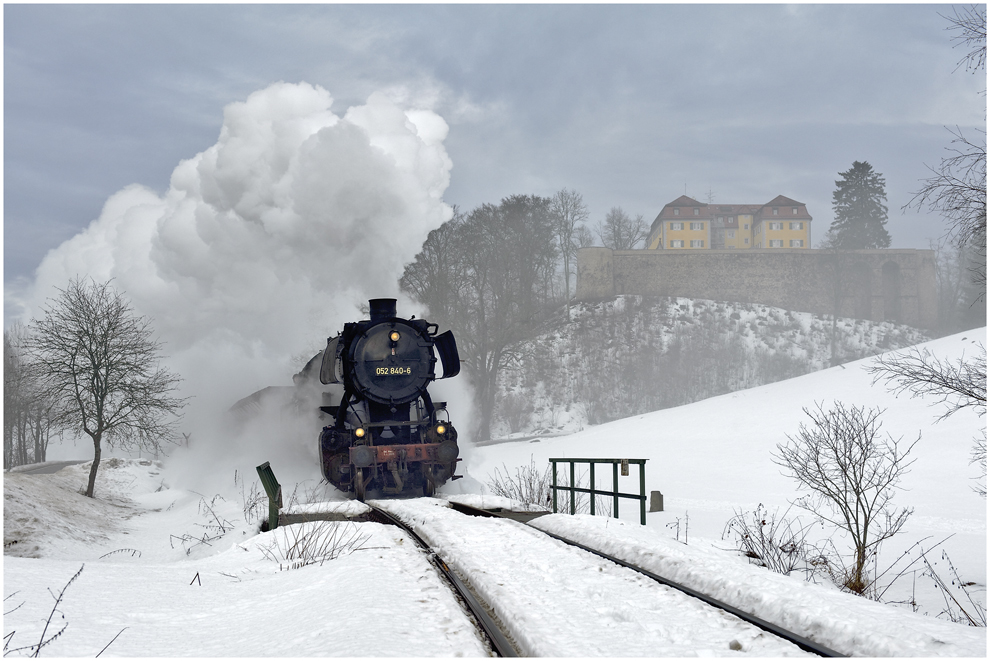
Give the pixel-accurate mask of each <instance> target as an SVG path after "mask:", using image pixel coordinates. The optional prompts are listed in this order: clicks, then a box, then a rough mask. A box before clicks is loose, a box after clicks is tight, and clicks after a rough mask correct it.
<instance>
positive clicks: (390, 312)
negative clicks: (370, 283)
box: [368, 298, 395, 322]
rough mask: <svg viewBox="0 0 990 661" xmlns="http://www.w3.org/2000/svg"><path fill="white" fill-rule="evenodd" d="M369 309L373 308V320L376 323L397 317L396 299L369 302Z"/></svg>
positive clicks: (376, 299)
mask: <svg viewBox="0 0 990 661" xmlns="http://www.w3.org/2000/svg"><path fill="white" fill-rule="evenodd" d="M368 307H369V308H371V320H372V321H374V322H379V321H385V320H386V319H391V318H393V317H395V299H394V298H373V299H371V300H369V301H368Z"/></svg>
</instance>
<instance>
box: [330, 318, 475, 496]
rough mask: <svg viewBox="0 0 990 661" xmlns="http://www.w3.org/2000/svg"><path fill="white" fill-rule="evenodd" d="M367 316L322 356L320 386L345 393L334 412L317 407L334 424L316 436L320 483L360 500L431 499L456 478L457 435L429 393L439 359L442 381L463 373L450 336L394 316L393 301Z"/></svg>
mask: <svg viewBox="0 0 990 661" xmlns="http://www.w3.org/2000/svg"><path fill="white" fill-rule="evenodd" d="M370 309H371V315H370V316H371V319H370V320H366V321H360V322H355V323H348V324H345V325H344V330H343V332H342V333H341V334H340V335H338V336H336V337H333V338H330V339H329V340H328V341H327V348H326V350H325V351H324V353H323V359H322V363H321V366H320V381H321V382H322V383H324V384H333V383H339V384H343V386H344V394H343V397H342V398H341V400H340V403H339V405H338V406H323V407H321V410H322V411H323V412H324V413H327V414H329V415H332V416H333V418H334V424H333V425H328V426H327V427H324V430H323V433H322V434H321V437H320V455H321V463H322V464H323V473H324V476H325V477H326V478H327V480H328V481H329V482H331V483H332V484H334V485H335V486H337V487H338V488H340V489H342V490H344V491H353V492H354V493H355V494H356V495H357V496H358V498H362V499H363V498H364V496H365V493H367V492H368V491H369V490H377V491H379V492H381V493H383V494H386V495H396V494H403V495H405V494H415V493H424V494H427V495H428V494H432V493H433V491H434V489H435V488H436V487H437V486H439V485H440V484H442V483H443V482H445V481H446V480H447V479H456V477H458V476H454V475H453V473H454V469H455V467H456V463H457V461H459V460H458V459H457V455H458V454H459V449H458V447H457V432H456V431H455V430H454V428H453V425H451V424H450V420H449V416H448V415H447V414H446V410H445V407H446V405H445V404H444V403H434V402H433V401H432V399H431V397H430V395H429V392H428V390H427V387H428V386H429V384H430V382H431V381H433V380H435V379H436V378H437V377H436V372H435V366H436V363H437V362H438V359H437V353H439V355H440V362H442V365H443V375H442V376H441V377H440V378H449V377H451V376H454V375H456V374H457V373H458V371H459V369H460V361H459V358H458V356H457V346H456V344H455V342H454V337H453V334H452V333H451V332H450V331H447V332H446V333H443V334H441V335H437V334H436V331H437V330H438V328H437V325H436V324H431V323H429V322H427V321H425V320H422V319H403V318H400V317H397V316H396V308H395V299H372V300H371V301H370ZM445 418H446V419H445Z"/></svg>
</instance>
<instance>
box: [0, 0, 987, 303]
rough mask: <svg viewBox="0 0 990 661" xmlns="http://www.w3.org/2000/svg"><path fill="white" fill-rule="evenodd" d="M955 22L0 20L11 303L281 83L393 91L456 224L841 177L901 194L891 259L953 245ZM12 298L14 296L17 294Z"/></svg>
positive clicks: (420, 15)
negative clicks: (928, 180) (65, 248)
mask: <svg viewBox="0 0 990 661" xmlns="http://www.w3.org/2000/svg"><path fill="white" fill-rule="evenodd" d="M951 11H952V8H951V7H950V6H948V5H935V6H932V5H758V6H757V5H625V6H609V5H540V6H527V5H496V6H490V5H486V6H475V5H426V6H418V5H402V6H381V5H346V6H334V5H301V6H300V5H297V6H266V5H246V6H237V5H214V6H198V5H115V4H111V5H96V6H88V5H11V4H8V5H5V6H4V101H5V103H4V120H5V125H4V147H5V149H4V239H5V241H4V278H5V292H6V291H8V288H10V287H12V286H17V283H18V282H20V283H22V284H24V283H25V282H26V281H27V280H30V279H31V278H32V277H33V273H34V270H35V269H36V267H37V266H38V264H39V263H40V261H41V259H42V258H43V256H44V255H45V253H46V251H48V250H50V249H52V248H55V247H57V246H58V245H59V244H61V243H62V242H63V241H65V240H67V239H69V238H70V237H72V236H73V235H75V234H77V233H78V232H79V231H80V230H82V229H83V228H85V227H86V226H87V225H89V223H90V222H91V221H93V220H94V219H96V218H97V217H98V216H99V215H100V210H101V208H102V206H103V204H104V202H105V201H106V200H107V198H108V197H109V196H110V195H112V194H113V193H115V192H117V191H119V190H120V189H121V188H123V187H124V186H127V185H128V184H132V183H140V184H143V185H145V186H147V187H149V188H151V189H153V190H155V191H158V192H159V193H164V192H165V191H166V190H167V189H168V187H169V178H170V175H171V173H172V171H173V169H174V168H175V167H176V166H177V165H178V164H179V162H180V161H181V160H182V159H187V158H190V157H192V156H194V155H196V154H197V153H199V152H201V151H203V150H204V149H207V148H208V147H210V146H211V145H213V144H214V143H215V142H216V140H217V137H218V134H219V130H220V126H221V124H222V121H223V109H224V107H225V106H226V105H227V104H230V103H232V102H236V101H243V100H245V99H246V98H247V97H248V96H249V95H250V94H251V93H252V92H254V91H256V90H260V89H263V88H265V87H267V86H268V85H270V84H271V83H273V82H276V81H286V82H290V83H298V82H308V83H311V84H313V85H319V86H321V87H323V88H325V89H326V90H328V91H329V92H330V94H331V95H332V96H333V98H334V105H333V110H334V112H336V113H338V114H342V113H343V112H344V111H345V110H346V109H347V108H348V107H350V106H354V105H360V104H362V103H364V102H365V101H366V100H367V98H368V96H369V95H370V94H371V93H373V92H375V91H378V90H385V91H387V92H389V94H390V95H391V96H392V97H393V98H395V99H399V100H404V101H405V103H406V105H409V106H419V107H424V108H428V109H431V110H433V111H434V112H436V113H437V114H439V115H440V116H441V117H443V118H444V120H446V122H447V124H448V125H449V127H450V131H449V135H448V136H447V138H446V140H445V141H444V146H445V148H446V151H447V153H448V154H449V157H450V159H451V160H452V162H453V167H452V170H451V179H450V186H449V187H448V188H447V190H446V192H445V194H444V200H445V201H446V202H447V203H448V204H452V205H455V204H456V205H458V206H460V207H461V208H462V209H465V210H470V209H472V208H474V207H475V206H477V205H480V204H482V203H486V202H492V203H497V202H498V201H499V200H500V199H501V198H503V197H505V196H507V195H512V194H518V193H523V194H537V195H551V194H553V193H554V192H555V191H557V190H559V189H561V188H572V189H574V190H576V191H578V192H579V193H581V194H582V195H583V196H584V199H585V201H586V203H587V204H588V206H589V209H590V212H591V222H592V224H594V223H595V222H597V221H599V220H601V219H602V218H603V217H604V215H605V214H606V213H607V212H608V210H609V209H610V208H611V207H613V206H619V207H622V208H623V209H624V210H625V211H626V212H628V213H629V214H631V215H636V214H642V215H643V216H644V217H645V219H646V220H647V222H651V221H652V220H653V218H654V217H655V216H656V215H657V213H658V212H659V211H660V208H661V207H662V206H663V205H664V204H665V203H666V202H669V201H671V200H673V199H674V198H676V197H678V196H679V195H681V194H684V193H685V192H686V193H687V194H688V195H691V196H693V197H695V198H697V199H700V200H702V201H706V200H707V199H708V198H709V195H711V198H712V199H713V200H714V201H715V202H722V203H736V204H741V203H762V202H767V201H769V200H770V199H772V198H773V197H775V196H777V195H779V194H782V195H786V196H788V197H791V198H794V199H796V200H798V201H800V202H803V203H805V204H807V205H808V210H809V212H810V213H811V215H812V216H813V218H814V222H813V226H812V227H813V229H812V232H813V237H812V240H813V242H817V241H818V239H820V238H821V236H822V234H823V233H824V231H825V230H826V229H827V227H828V225H829V224H830V223H831V221H832V209H831V195H832V191H833V190H834V188H835V180H836V179H838V173H839V172H840V171H843V170H847V169H849V167H850V166H851V165H852V162H853V161H856V160H860V161H868V162H869V163H871V164H872V165H873V167H874V169H875V170H877V171H878V172H880V173H881V174H883V175H884V176H885V177H886V182H887V201H888V206H889V209H890V220H889V223H888V230H889V231H890V233H891V235H892V237H893V247H902V248H923V247H927V246H928V242H929V239H934V238H937V237H939V236H940V235H941V234H942V233H943V231H944V228H943V226H942V224H941V222H940V220H939V219H938V218H937V217H933V216H929V215H927V214H925V213H921V214H919V213H917V212H915V211H910V212H908V213H907V214H904V213H902V211H901V207H902V206H903V205H904V204H906V203H907V202H908V201H909V200H910V198H911V196H912V195H911V194H912V192H913V191H915V190H917V188H918V186H919V184H918V182H919V180H920V179H922V178H924V177H925V176H926V174H927V170H926V164H928V165H934V164H937V163H938V161H939V159H940V158H941V157H942V156H943V155H944V154H945V147H946V146H947V145H948V143H949V140H950V138H951V136H950V135H949V134H948V132H947V131H946V128H945V127H947V126H949V127H954V126H957V125H958V126H960V127H962V128H964V129H965V128H970V129H971V128H973V127H981V128H985V124H986V115H985V97H983V96H981V94H980V92H981V91H982V90H983V89H984V87H985V74H983V73H980V74H978V75H973V74H970V73H967V72H966V71H965V70H964V69H962V68H959V69H958V70H957V63H958V62H959V60H960V59H961V58H962V57H963V55H964V54H965V52H964V51H963V50H962V49H961V48H953V46H952V44H953V42H952V41H951V36H952V33H950V32H949V31H947V29H946V28H947V26H948V22H947V21H946V20H945V19H944V18H942V17H940V16H939V14H943V15H946V14H949V13H950V12H951ZM5 298H6V296H5Z"/></svg>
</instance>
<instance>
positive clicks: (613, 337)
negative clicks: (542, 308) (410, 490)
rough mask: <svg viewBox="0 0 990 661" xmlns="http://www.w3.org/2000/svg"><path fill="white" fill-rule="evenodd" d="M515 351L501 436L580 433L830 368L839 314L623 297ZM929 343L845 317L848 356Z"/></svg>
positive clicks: (576, 315) (502, 402) (841, 343)
mask: <svg viewBox="0 0 990 661" xmlns="http://www.w3.org/2000/svg"><path fill="white" fill-rule="evenodd" d="M570 318H571V321H570V322H569V323H563V322H561V323H559V324H558V325H556V326H555V327H552V328H550V329H548V330H546V331H545V332H543V333H542V334H540V335H539V336H537V337H536V338H534V339H533V340H530V341H527V342H524V343H522V344H520V345H519V346H517V347H515V348H514V349H515V351H514V353H515V356H516V359H515V361H514V362H513V364H512V365H510V366H509V367H508V368H507V369H505V370H504V371H503V372H502V374H501V375H500V378H499V388H498V395H497V402H496V416H495V419H496V425H495V428H494V429H493V436H495V437H499V436H502V437H504V436H507V435H509V434H513V433H534V432H546V431H558V432H560V431H575V430H578V429H581V428H582V427H583V426H584V425H587V424H599V423H602V422H607V421H609V420H616V419H619V418H623V417H627V416H630V415H636V414H639V413H645V412H648V411H656V410H659V409H664V408H669V407H672V406H679V405H682V404H687V403H690V402H694V401H698V400H701V399H705V398H707V397H713V396H715V395H720V394H724V393H728V392H734V391H737V390H742V389H745V388H751V387H754V386H758V385H762V384H766V383H772V382H775V381H780V380H783V379H788V378H791V377H795V376H799V375H801V374H807V373H809V372H814V371H817V370H821V369H824V368H826V367H829V366H830V364H831V356H832V346H831V339H832V321H831V319H829V318H823V317H820V316H817V315H813V314H811V313H807V312H791V311H787V310H782V309H780V308H774V307H770V306H766V305H759V304H743V303H722V302H715V301H705V300H692V299H687V298H661V297H645V296H618V297H616V298H615V299H613V300H609V301H603V302H598V303H577V304H574V305H573V306H571V308H570ZM927 339H930V338H929V337H928V336H926V335H925V334H924V333H923V332H922V331H920V330H918V329H915V328H911V327H908V326H903V325H899V324H894V323H891V322H883V323H876V322H870V321H864V320H860V319H843V318H840V319H838V320H837V323H836V346H835V354H836V359H837V362H838V363H845V362H849V361H851V360H858V359H860V358H864V357H866V356H872V355H875V354H877V353H880V352H882V351H886V350H889V349H896V348H900V347H905V346H910V345H913V344H917V343H919V342H923V341H925V340H927Z"/></svg>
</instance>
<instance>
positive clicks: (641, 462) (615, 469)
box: [549, 459, 647, 526]
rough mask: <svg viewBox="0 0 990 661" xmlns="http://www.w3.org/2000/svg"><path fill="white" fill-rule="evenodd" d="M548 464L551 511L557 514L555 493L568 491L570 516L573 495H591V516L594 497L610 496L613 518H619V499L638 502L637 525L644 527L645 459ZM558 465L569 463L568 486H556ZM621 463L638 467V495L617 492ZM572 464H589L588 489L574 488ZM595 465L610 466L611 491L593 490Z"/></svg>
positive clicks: (573, 507)
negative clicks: (549, 468)
mask: <svg viewBox="0 0 990 661" xmlns="http://www.w3.org/2000/svg"><path fill="white" fill-rule="evenodd" d="M549 461H550V463H551V464H552V465H553V481H552V483H551V486H550V490H551V492H552V493H553V511H554V513H556V512H557V491H558V490H559V491H568V492H570V494H571V498H570V500H571V514H574V509H575V506H574V494H575V493H587V494H590V495H591V514H592V516H593V515H594V514H595V496H596V495H597V494H601V495H603V496H612V512H613V513H614V515H615V518H616V519H618V518H619V498H630V499H632V500H638V501H639V523H640V525H644V526H645V525H646V461H647V460H646V459H550V460H549ZM558 463H569V464H570V465H571V467H570V482H569V483H568V484H569V485H570V486H566V487H562V486H557V464H558ZM622 463H626V464H627V465H628V464H636V465H637V466H639V495H636V494H632V493H621V492H620V491H619V465H620V464H622ZM574 464H589V465H590V473H591V474H590V480H589V486H590V487H591V488H590V489H583V488H581V487H576V486H574ZM595 464H612V490H611V491H603V490H601V489H595Z"/></svg>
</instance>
